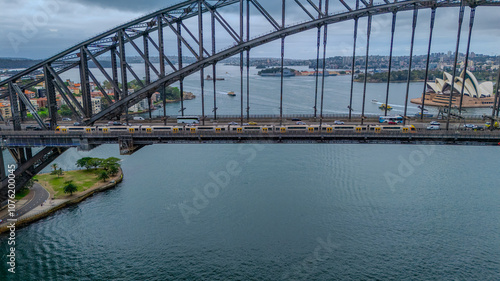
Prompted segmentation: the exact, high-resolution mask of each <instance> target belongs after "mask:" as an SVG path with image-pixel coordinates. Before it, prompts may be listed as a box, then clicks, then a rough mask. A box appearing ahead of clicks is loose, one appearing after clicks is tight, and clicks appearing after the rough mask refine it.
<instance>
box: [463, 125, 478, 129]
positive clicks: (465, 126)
mask: <svg viewBox="0 0 500 281" xmlns="http://www.w3.org/2000/svg"><path fill="white" fill-rule="evenodd" d="M474 126H475V125H473V124H465V125H464V128H469V129H472V128H474Z"/></svg>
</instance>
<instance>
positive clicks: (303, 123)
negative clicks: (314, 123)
mask: <svg viewBox="0 0 500 281" xmlns="http://www.w3.org/2000/svg"><path fill="white" fill-rule="evenodd" d="M295 124H297V125H306V122H302V121H297V122H296V123H295Z"/></svg>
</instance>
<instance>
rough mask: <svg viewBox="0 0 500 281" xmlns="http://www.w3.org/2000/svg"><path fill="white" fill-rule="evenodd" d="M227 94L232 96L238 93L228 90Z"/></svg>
mask: <svg viewBox="0 0 500 281" xmlns="http://www.w3.org/2000/svg"><path fill="white" fill-rule="evenodd" d="M227 95H228V96H231V97H234V96H236V94H235V93H234V92H228V93H227Z"/></svg>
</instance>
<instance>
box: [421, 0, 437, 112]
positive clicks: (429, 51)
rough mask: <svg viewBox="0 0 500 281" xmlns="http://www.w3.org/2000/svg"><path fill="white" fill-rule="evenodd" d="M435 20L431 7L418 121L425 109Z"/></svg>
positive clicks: (433, 9) (434, 10) (434, 11)
mask: <svg viewBox="0 0 500 281" xmlns="http://www.w3.org/2000/svg"><path fill="white" fill-rule="evenodd" d="M435 19H436V7H435V6H434V7H432V11H431V27H430V33H429V47H428V48H427V61H426V64H425V80H424V90H423V91H422V107H421V108H420V120H424V107H425V93H426V92H427V80H428V75H429V63H430V59H431V47H432V33H433V31H434V21H435Z"/></svg>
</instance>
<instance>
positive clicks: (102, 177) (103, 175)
mask: <svg viewBox="0 0 500 281" xmlns="http://www.w3.org/2000/svg"><path fill="white" fill-rule="evenodd" d="M97 179H99V180H102V181H104V182H105V181H106V180H107V179H109V174H108V172H106V171H101V172H100V173H99V175H98V176H97Z"/></svg>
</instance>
